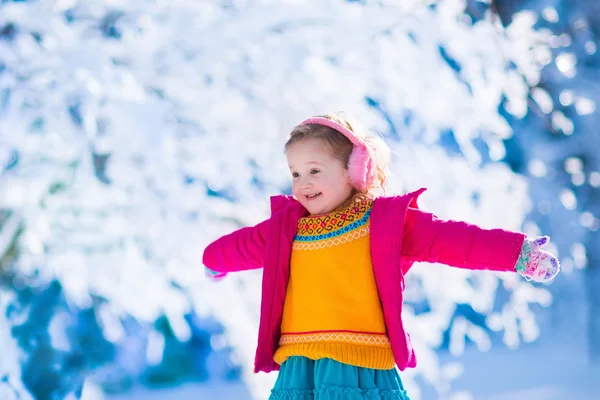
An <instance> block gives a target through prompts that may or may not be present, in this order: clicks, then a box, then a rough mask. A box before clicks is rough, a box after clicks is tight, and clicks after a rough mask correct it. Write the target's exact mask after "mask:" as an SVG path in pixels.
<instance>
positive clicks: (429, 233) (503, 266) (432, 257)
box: [402, 208, 525, 271]
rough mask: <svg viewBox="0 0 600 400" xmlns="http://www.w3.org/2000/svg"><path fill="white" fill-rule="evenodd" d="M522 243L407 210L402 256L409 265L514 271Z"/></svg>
mask: <svg viewBox="0 0 600 400" xmlns="http://www.w3.org/2000/svg"><path fill="white" fill-rule="evenodd" d="M524 240H525V235H524V234H522V233H517V232H510V231H506V230H503V229H483V228H480V227H478V226H476V225H472V224H469V223H466V222H461V221H453V220H442V219H439V218H437V217H436V216H435V215H433V214H431V213H427V212H423V211H421V210H419V209H416V208H409V209H408V211H407V215H406V222H405V225H404V234H403V237H402V256H403V257H406V258H408V259H409V260H411V261H425V262H431V263H442V264H446V265H450V266H454V267H459V268H467V269H489V270H494V271H515V264H516V263H517V260H518V258H519V254H520V252H521V247H522V245H523V242H524Z"/></svg>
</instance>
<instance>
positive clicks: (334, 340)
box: [274, 200, 395, 369]
mask: <svg viewBox="0 0 600 400" xmlns="http://www.w3.org/2000/svg"><path fill="white" fill-rule="evenodd" d="M372 205H373V201H372V200H365V201H362V202H359V203H354V204H352V205H350V206H349V207H347V208H345V209H342V210H339V211H335V212H332V213H329V214H325V215H321V216H310V217H306V218H301V219H300V220H299V222H298V233H297V235H296V237H295V239H294V244H293V246H292V256H291V266H290V279H289V282H288V286H287V292H286V298H285V305H284V310H283V320H282V323H281V338H280V341H279V349H278V350H277V352H276V353H275V356H274V360H275V361H276V362H277V363H279V364H281V363H283V362H284V361H285V360H287V358H288V357H290V356H304V357H308V358H311V359H313V360H317V359H320V358H332V359H334V360H336V361H339V362H342V363H345V364H350V365H355V366H359V367H366V368H373V369H391V368H394V366H395V362H394V356H393V353H392V350H391V346H390V342H389V339H388V337H387V335H386V328H385V321H384V317H383V311H382V309H381V303H380V300H379V296H378V293H377V286H376V283H375V277H374V274H373V267H372V264H371V252H370V246H369V243H370V240H369V216H370V213H371V207H372Z"/></svg>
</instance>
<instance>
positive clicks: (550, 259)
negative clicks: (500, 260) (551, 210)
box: [515, 236, 560, 282]
mask: <svg viewBox="0 0 600 400" xmlns="http://www.w3.org/2000/svg"><path fill="white" fill-rule="evenodd" d="M549 241H550V238H549V237H548V236H541V237H538V238H536V239H525V241H524V242H523V247H522V248H521V254H520V255H519V260H518V261H517V265H516V266H515V268H516V270H517V272H518V273H519V274H520V275H521V276H523V277H525V279H527V280H528V281H529V280H532V281H535V282H550V281H551V280H552V279H554V277H555V276H556V275H557V274H558V272H559V271H560V263H559V262H558V260H557V259H556V257H554V256H553V255H552V254H550V253H548V252H547V251H544V250H540V247H542V246H544V245H545V244H546V243H548V242H549Z"/></svg>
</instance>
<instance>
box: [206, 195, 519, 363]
mask: <svg viewBox="0 0 600 400" xmlns="http://www.w3.org/2000/svg"><path fill="white" fill-rule="evenodd" d="M423 191H425V189H420V190H418V191H416V192H412V193H409V194H406V195H403V196H394V197H380V198H377V199H376V200H375V201H374V203H373V208H372V210H371V217H370V232H371V233H370V234H371V258H372V262H373V271H374V274H375V281H376V283H377V290H378V292H379V295H380V299H381V304H382V308H383V314H384V317H385V323H386V327H387V333H388V336H389V339H390V342H391V345H392V351H393V353H394V359H395V361H396V364H397V365H398V368H399V369H400V370H404V369H406V368H408V367H414V366H416V364H417V361H416V358H415V353H414V350H413V347H412V344H411V341H410V335H409V334H408V333H407V332H406V331H405V330H404V326H403V324H402V319H401V315H402V303H403V291H404V275H405V274H406V272H407V271H408V270H409V268H410V267H411V266H412V264H413V263H414V262H416V261H425V262H431V263H443V264H447V265H451V266H455V267H460V268H468V269H489V270H494V271H515V264H516V263H517V259H518V257H519V253H520V251H521V247H522V245H523V241H524V239H525V235H524V234H521V233H515V232H508V231H505V230H502V229H491V230H487V229H482V228H479V227H477V226H475V225H470V224H467V223H465V222H459V221H444V220H440V219H438V218H436V217H435V215H433V214H430V213H426V212H423V211H421V210H419V209H418V206H417V201H416V200H417V197H418V196H419V195H420V194H421V193H422V192H423ZM306 215H308V212H307V211H306V209H305V208H304V207H303V206H302V205H300V203H299V202H297V201H296V200H294V199H293V198H291V197H289V196H275V197H272V198H271V217H270V218H269V219H268V220H266V221H263V222H261V223H259V224H258V225H256V226H254V227H247V228H242V229H239V230H237V231H235V232H233V233H231V234H229V235H226V236H223V237H221V238H220V239H218V240H216V241H215V242H213V243H211V244H210V245H209V246H208V247H207V248H206V250H205V251H204V255H203V262H204V265H206V267H208V268H209V269H211V270H213V271H216V272H218V273H219V274H220V275H224V274H226V273H228V272H234V271H242V270H248V269H254V268H261V267H262V268H264V271H263V281H262V303H261V313H260V325H259V331H258V347H257V349H256V359H255V364H254V371H255V372H259V371H264V372H270V371H273V370H278V369H279V365H278V364H277V363H275V362H274V361H273V355H274V354H275V351H276V350H277V347H278V344H279V336H280V334H281V332H280V325H281V319H282V314H283V306H284V302H285V294H286V288H287V283H288V278H289V274H290V263H289V261H290V256H291V252H292V243H293V240H294V236H295V235H296V232H297V226H298V219H299V218H301V217H304V216H306Z"/></svg>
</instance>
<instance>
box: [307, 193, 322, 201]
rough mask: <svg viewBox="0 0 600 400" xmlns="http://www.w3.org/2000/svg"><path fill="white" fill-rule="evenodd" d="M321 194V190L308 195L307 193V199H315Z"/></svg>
mask: <svg viewBox="0 0 600 400" xmlns="http://www.w3.org/2000/svg"><path fill="white" fill-rule="evenodd" d="M320 194H321V192H319V193H314V194H307V195H306V198H307V199H309V200H312V199H314V198H316V197H318V196H319V195H320Z"/></svg>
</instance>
